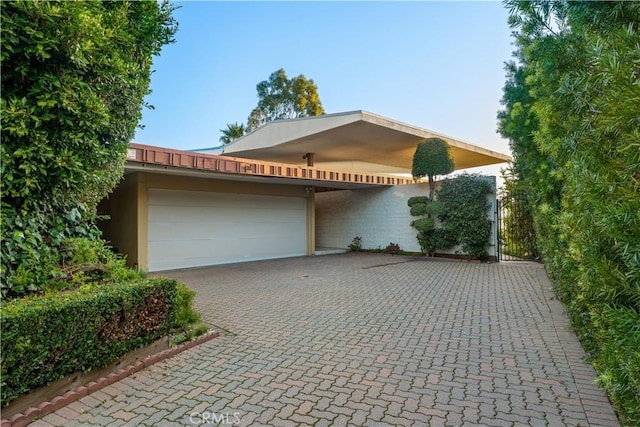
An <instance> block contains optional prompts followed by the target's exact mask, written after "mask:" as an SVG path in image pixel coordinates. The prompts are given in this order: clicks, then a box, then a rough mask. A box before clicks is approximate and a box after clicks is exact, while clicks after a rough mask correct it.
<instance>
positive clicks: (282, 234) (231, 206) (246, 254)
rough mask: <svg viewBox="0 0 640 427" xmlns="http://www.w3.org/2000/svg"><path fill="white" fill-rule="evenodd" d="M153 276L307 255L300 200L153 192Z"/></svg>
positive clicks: (151, 228)
mask: <svg viewBox="0 0 640 427" xmlns="http://www.w3.org/2000/svg"><path fill="white" fill-rule="evenodd" d="M148 200H149V247H148V256H149V270H150V271H161V270H168V269H176V268H186V267H197V266H205V265H215V264H224V263H231V262H241V261H251V260H258V259H270V258H281V257H288V256H300V255H305V253H306V234H307V233H306V201H305V199H304V198H301V197H280V196H257V195H244V194H226V193H207V192H195V191H193V192H191V191H175V190H159V189H151V190H149V199H148Z"/></svg>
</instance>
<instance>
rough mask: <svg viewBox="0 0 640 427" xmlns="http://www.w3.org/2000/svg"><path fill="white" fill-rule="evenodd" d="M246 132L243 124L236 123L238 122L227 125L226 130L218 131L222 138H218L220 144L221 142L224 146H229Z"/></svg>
mask: <svg viewBox="0 0 640 427" xmlns="http://www.w3.org/2000/svg"><path fill="white" fill-rule="evenodd" d="M246 131H247V130H246V128H245V127H244V124H243V123H238V122H235V123H228V124H227V128H226V129H220V132H222V136H221V137H220V142H222V143H223V144H225V145H226V144H229V143H231V142H233V141H235V140H236V139H238V138H240V137H242V136H244V134H245V133H246Z"/></svg>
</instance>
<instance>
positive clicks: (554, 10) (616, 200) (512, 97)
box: [499, 0, 640, 425]
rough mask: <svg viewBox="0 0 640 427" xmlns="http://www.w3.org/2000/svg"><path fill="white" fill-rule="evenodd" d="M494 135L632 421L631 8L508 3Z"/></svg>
mask: <svg viewBox="0 0 640 427" xmlns="http://www.w3.org/2000/svg"><path fill="white" fill-rule="evenodd" d="M506 5H507V7H508V8H509V11H510V24H511V26H512V28H513V29H514V30H515V35H516V38H517V47H518V51H517V53H516V57H517V59H518V63H512V64H509V65H508V75H507V83H506V84H505V90H504V99H503V105H504V106H505V109H504V110H503V111H502V112H500V113H499V119H500V131H501V133H502V134H503V135H504V136H506V137H508V138H509V139H510V141H511V147H512V150H513V154H514V159H515V162H514V172H515V174H516V176H517V181H518V189H519V190H522V191H526V192H527V194H528V198H529V200H530V202H531V209H532V213H533V218H534V223H535V228H536V235H537V237H538V240H537V246H538V248H539V249H540V250H541V254H542V257H543V259H544V262H545V265H546V267H547V270H548V271H549V273H550V276H551V278H552V280H553V281H554V285H555V287H556V290H557V292H558V294H559V295H560V297H561V298H562V299H563V300H564V301H565V302H566V303H567V307H568V309H569V312H570V314H571V318H572V321H573V324H574V326H575V327H576V331H577V333H578V335H579V337H580V339H581V341H582V343H583V344H584V346H585V349H586V350H587V351H588V352H589V354H590V356H591V357H592V360H593V363H594V365H595V367H596V368H597V370H598V372H599V377H598V378H599V382H600V384H601V385H602V386H604V388H605V389H606V390H607V392H608V394H609V397H610V398H611V400H612V402H614V405H615V406H616V409H617V410H618V413H619V415H620V417H621V419H622V420H623V422H625V423H628V424H629V425H634V424H639V423H640V402H639V401H638V398H637V396H640V370H639V369H638V366H640V352H639V351H638V348H640V197H639V196H638V195H639V194H640V114H638V111H639V109H638V105H640V71H639V70H640V68H639V64H640V48H639V46H640V3H638V2H586V1H579V2H566V1H555V2H546V1H541V0H540V1H528V2H523V1H515V0H514V1H508V2H506Z"/></svg>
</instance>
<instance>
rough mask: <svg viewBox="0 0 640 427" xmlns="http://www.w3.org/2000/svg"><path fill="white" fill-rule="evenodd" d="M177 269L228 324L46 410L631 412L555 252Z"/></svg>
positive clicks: (308, 414) (94, 417) (301, 418)
mask: <svg viewBox="0 0 640 427" xmlns="http://www.w3.org/2000/svg"><path fill="white" fill-rule="evenodd" d="M169 275H170V276H172V277H176V278H178V279H180V280H182V281H184V282H185V283H187V284H188V285H189V286H190V287H191V288H192V289H194V290H196V291H197V293H198V296H197V307H198V309H199V310H200V311H201V312H202V313H203V317H204V319H205V320H206V321H207V322H208V323H209V324H210V325H211V327H212V328H213V329H217V330H219V331H220V332H221V336H220V337H219V338H217V339H214V340H211V341H209V342H207V343H205V344H202V345H200V346H198V347H195V348H193V349H191V350H188V351H185V352H183V353H180V354H179V355H177V356H176V357H174V358H172V359H168V360H166V361H165V362H162V363H158V364H156V365H153V366H152V367H150V368H147V369H145V370H142V371H140V372H138V373H137V374H135V375H133V376H131V377H129V378H126V379H124V380H122V381H120V382H118V383H115V384H113V385H111V386H108V387H106V388H104V389H102V390H100V391H97V392H95V393H93V394H91V395H89V396H87V397H85V398H83V399H81V400H80V401H77V402H75V403H72V404H71V405H69V406H67V407H65V408H63V409H61V410H59V411H57V412H55V413H53V414H49V415H47V416H46V417H44V418H43V419H42V420H40V421H37V422H36V423H34V424H33V425H43V426H46V425H65V426H72V425H92V424H95V425H156V426H157V425H160V426H163V425H194V424H200V425H207V424H209V425H211V424H218V425H225V423H226V425H230V424H232V423H236V424H240V425H264V426H280V425H282V426H285V425H292V426H294V425H316V426H345V425H353V426H364V425H371V426H373V425H388V426H397V425H416V426H425V425H433V426H436V425H452V426H457V425H464V426H467V425H469V426H471V425H482V426H493V425H498V426H511V425H523V426H529V425H540V426H546V425H549V426H565V425H570V426H577V425H580V426H590V425H591V426H595V425H606V426H614V425H618V422H617V419H616V418H615V415H614V413H613V411H612V409H611V406H610V404H609V403H608V400H607V399H606V397H605V396H604V394H603V393H602V392H601V391H599V390H598V389H597V388H596V387H595V386H594V385H593V384H592V383H593V379H594V371H593V369H592V368H591V367H589V366H587V365H585V364H584V363H583V362H582V358H583V357H584V353H583V351H582V350H581V348H580V346H579V344H578V342H577V340H576V338H575V335H573V333H571V332H570V331H569V329H568V325H567V322H566V316H565V315H564V313H563V308H562V305H561V304H560V303H559V302H558V301H557V300H555V299H553V297H552V293H551V291H550V284H549V282H548V281H547V278H546V276H545V272H544V269H543V267H542V266H540V265H537V264H533V263H501V264H475V263H464V262H453V261H444V260H430V259H425V258H410V257H398V256H390V255H384V254H378V255H374V254H345V255H331V256H323V257H310V258H294V259H285V260H275V261H264V262H254V263H246V264H235V265H227V266H218V267H213V268H206V269H195V270H184V271H178V272H172V273H171V274H169Z"/></svg>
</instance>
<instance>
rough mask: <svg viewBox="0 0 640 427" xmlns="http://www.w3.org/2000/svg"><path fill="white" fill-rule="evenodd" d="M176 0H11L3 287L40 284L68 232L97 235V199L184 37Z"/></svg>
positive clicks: (119, 167)
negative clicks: (172, 48) (165, 60)
mask: <svg viewBox="0 0 640 427" xmlns="http://www.w3.org/2000/svg"><path fill="white" fill-rule="evenodd" d="M173 9H174V8H173V6H171V5H170V4H169V3H167V2H160V1H156V0H143V1H31V0H16V1H7V2H3V3H2V7H1V8H0V18H1V27H2V32H0V37H1V39H2V40H1V44H2V49H1V50H0V64H1V66H2V73H1V74H0V80H1V82H2V90H1V91H0V92H1V95H2V98H1V99H0V110H1V115H2V123H1V125H0V126H1V127H2V144H0V162H1V165H2V167H1V168H0V174H1V176H2V180H1V182H0V185H1V191H2V200H1V201H0V208H1V214H0V232H1V233H2V238H1V241H0V253H1V257H0V273H1V275H2V280H1V281H0V292H1V295H2V296H3V297H5V296H6V297H13V296H21V295H26V294H29V293H32V292H39V291H40V290H41V289H42V287H43V286H44V285H45V284H46V283H48V282H49V281H50V280H51V279H52V278H53V279H55V277H54V276H55V274H52V272H53V271H54V267H55V266H56V265H57V264H59V263H60V257H59V254H60V250H61V248H60V245H61V243H62V242H63V241H64V240H65V239H68V238H73V237H89V238H96V237H97V235H98V233H97V229H96V228H95V226H94V220H95V215H96V205H97V203H98V202H99V201H100V200H101V199H103V198H104V197H106V196H107V195H108V194H109V192H110V191H111V190H112V188H113V187H114V186H115V185H116V184H117V183H118V181H119V180H120V178H121V177H122V174H123V171H124V163H125V156H126V150H127V147H128V145H129V142H130V141H131V139H132V138H133V136H134V134H135V130H136V126H137V125H138V122H139V120H140V118H141V116H142V113H141V108H142V106H143V105H144V97H145V96H146V95H147V94H148V93H149V82H150V79H151V66H152V63H153V56H154V55H158V54H159V53H160V50H161V48H162V46H163V45H165V44H167V43H171V42H172V41H173V34H174V33H175V31H176V29H177V25H176V23H175V21H174V20H173V18H172V16H171V15H172V12H173Z"/></svg>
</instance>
